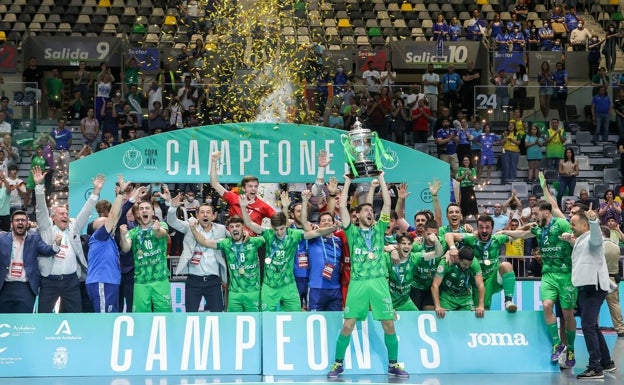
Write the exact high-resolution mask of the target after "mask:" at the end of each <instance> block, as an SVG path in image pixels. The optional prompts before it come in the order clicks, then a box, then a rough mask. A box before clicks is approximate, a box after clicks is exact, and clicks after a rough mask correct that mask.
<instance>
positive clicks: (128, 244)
mask: <svg viewBox="0 0 624 385" xmlns="http://www.w3.org/2000/svg"><path fill="white" fill-rule="evenodd" d="M119 235H120V237H119V238H120V241H119V246H121V251H123V252H124V253H127V252H128V251H130V249H131V248H132V239H130V237H128V225H126V224H123V225H121V226H119Z"/></svg>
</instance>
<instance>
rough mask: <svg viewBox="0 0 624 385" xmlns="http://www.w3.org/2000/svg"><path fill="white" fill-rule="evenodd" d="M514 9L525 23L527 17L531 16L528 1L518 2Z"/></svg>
mask: <svg viewBox="0 0 624 385" xmlns="http://www.w3.org/2000/svg"><path fill="white" fill-rule="evenodd" d="M512 8H513V12H514V13H515V14H516V16H517V18H518V20H519V21H521V22H525V21H526V20H527V16H528V15H529V7H528V5H527V2H526V0H518V3H517V4H516V5H515V6H513V7H512Z"/></svg>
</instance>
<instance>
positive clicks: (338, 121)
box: [325, 104, 344, 130]
mask: <svg viewBox="0 0 624 385" xmlns="http://www.w3.org/2000/svg"><path fill="white" fill-rule="evenodd" d="M325 126H327V127H331V128H338V129H340V130H344V118H343V117H342V115H340V107H339V106H338V105H337V104H334V105H333V106H332V107H331V113H330V114H329V115H328V116H327V118H326V121H325Z"/></svg>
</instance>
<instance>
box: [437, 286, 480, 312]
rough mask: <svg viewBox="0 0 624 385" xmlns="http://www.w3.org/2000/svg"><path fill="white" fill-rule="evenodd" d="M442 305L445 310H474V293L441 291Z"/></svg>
mask: <svg viewBox="0 0 624 385" xmlns="http://www.w3.org/2000/svg"><path fill="white" fill-rule="evenodd" d="M440 306H441V307H442V309H445V310H474V301H473V300H472V294H464V295H453V294H450V293H448V292H446V291H442V292H441V293H440Z"/></svg>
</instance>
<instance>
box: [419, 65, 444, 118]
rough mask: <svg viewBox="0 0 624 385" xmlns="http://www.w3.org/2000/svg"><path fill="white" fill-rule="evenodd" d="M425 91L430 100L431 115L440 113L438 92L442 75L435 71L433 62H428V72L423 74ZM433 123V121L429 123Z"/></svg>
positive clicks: (434, 115)
mask: <svg viewBox="0 0 624 385" xmlns="http://www.w3.org/2000/svg"><path fill="white" fill-rule="evenodd" d="M422 83H423V92H424V94H425V96H426V97H427V100H428V101H429V109H430V110H431V116H432V117H434V118H435V117H436V116H437V114H438V93H439V87H440V75H438V74H437V73H435V72H434V69H433V64H431V63H429V64H427V72H426V73H425V74H423V76H422ZM429 124H430V125H432V123H431V122H430V123H429Z"/></svg>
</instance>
